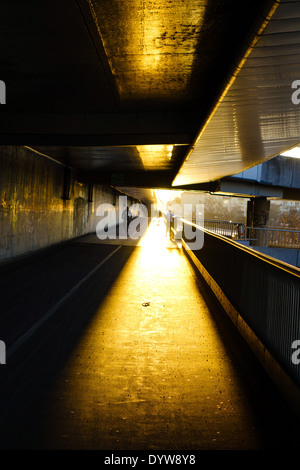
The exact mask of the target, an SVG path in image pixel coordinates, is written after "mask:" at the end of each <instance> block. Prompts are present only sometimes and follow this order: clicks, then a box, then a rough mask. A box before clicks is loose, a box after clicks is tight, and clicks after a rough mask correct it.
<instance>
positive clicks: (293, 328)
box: [183, 220, 300, 386]
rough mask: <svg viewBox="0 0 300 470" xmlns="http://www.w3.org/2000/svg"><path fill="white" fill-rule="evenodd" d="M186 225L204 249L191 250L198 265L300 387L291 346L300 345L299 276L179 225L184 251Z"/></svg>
mask: <svg viewBox="0 0 300 470" xmlns="http://www.w3.org/2000/svg"><path fill="white" fill-rule="evenodd" d="M186 224H189V225H192V228H193V230H194V231H198V230H201V232H202V235H204V243H203V247H202V248H201V249H199V250H193V253H194V255H195V256H196V257H197V258H198V260H199V261H200V263H201V265H202V266H203V267H204V268H205V270H206V271H207V272H208V273H209V274H210V276H211V277H212V278H213V279H214V280H215V282H216V283H217V284H218V286H219V287H220V288H221V290H222V291H223V293H224V294H225V296H226V297H227V299H228V300H229V302H230V303H231V304H232V305H233V307H234V308H235V309H236V310H237V312H239V314H240V316H241V317H242V318H243V320H244V321H245V322H246V323H247V324H248V326H249V327H250V328H251V329H252V331H253V332H254V333H255V335H256V336H257V337H258V338H259V340H260V341H261V342H262V344H263V345H264V346H265V347H266V348H267V349H268V350H269V351H270V353H271V354H272V355H273V357H274V358H275V360H276V361H277V362H278V363H279V364H280V365H281V367H282V368H283V369H284V370H285V371H286V373H287V374H288V375H289V376H290V377H291V378H292V380H293V381H294V382H295V383H296V384H297V385H298V386H300V365H296V364H294V363H293V362H292V359H291V358H292V354H293V350H292V343H293V342H294V341H296V340H300V270H299V269H297V268H292V267H289V266H287V265H286V264H284V263H281V262H280V261H277V260H271V259H270V258H268V257H267V256H264V255H263V254H260V253H257V252H253V250H252V249H251V248H248V247H245V246H242V245H241V244H240V243H237V242H235V241H233V240H230V239H226V238H224V237H220V236H219V235H217V234H214V233H212V232H211V231H207V230H205V229H203V228H201V227H199V226H197V225H196V224H193V223H191V222H190V221H187V220H184V221H183V240H184V241H185V243H186V245H187V246H189V244H190V245H191V241H190V240H188V239H186V237H185V226H186ZM203 232H204V234H203ZM191 246H192V245H191Z"/></svg>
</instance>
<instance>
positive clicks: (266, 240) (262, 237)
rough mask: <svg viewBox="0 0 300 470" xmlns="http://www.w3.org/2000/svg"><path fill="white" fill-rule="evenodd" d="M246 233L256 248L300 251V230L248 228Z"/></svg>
mask: <svg viewBox="0 0 300 470" xmlns="http://www.w3.org/2000/svg"><path fill="white" fill-rule="evenodd" d="M245 233H246V238H247V239H248V240H250V241H251V244H253V245H256V246H265V247H275V248H294V249H300V230H293V229H279V228H271V227H266V228H258V227H246V230H245Z"/></svg>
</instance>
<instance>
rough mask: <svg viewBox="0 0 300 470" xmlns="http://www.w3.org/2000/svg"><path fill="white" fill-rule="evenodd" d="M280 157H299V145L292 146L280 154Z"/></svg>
mask: <svg viewBox="0 0 300 470" xmlns="http://www.w3.org/2000/svg"><path fill="white" fill-rule="evenodd" d="M280 156H281V157H290V158H300V147H294V148H292V149H290V150H287V151H286V152H283V153H281V154H280Z"/></svg>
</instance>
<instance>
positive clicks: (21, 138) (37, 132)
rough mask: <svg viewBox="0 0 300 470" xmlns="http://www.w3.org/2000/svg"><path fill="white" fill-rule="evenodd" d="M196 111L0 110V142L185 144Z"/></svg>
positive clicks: (194, 124) (194, 123) (194, 126)
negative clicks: (64, 112)
mask: <svg viewBox="0 0 300 470" xmlns="http://www.w3.org/2000/svg"><path fill="white" fill-rule="evenodd" d="M197 116H198V113H196V112H146V113H142V112H140V113H91V114H87V113H75V114H71V113H70V114H60V113H45V114H43V113H31V114H30V113H29V114H27V113H26V114H23V113H5V114H4V113H1V114H0V144H1V145H81V146H86V145H103V146H106V145H107V146H109V145H143V144H144V145H147V144H149V145H154V144H189V143H190V142H191V140H192V138H193V137H194V134H195V132H196V131H197Z"/></svg>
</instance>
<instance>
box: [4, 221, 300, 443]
mask: <svg viewBox="0 0 300 470" xmlns="http://www.w3.org/2000/svg"><path fill="white" fill-rule="evenodd" d="M164 230H165V229H164V225H163V224H161V223H157V222H156V221H153V222H152V223H151V225H150V227H149V229H148V231H147V233H146V234H145V236H144V237H143V239H142V240H139V241H138V243H137V246H136V247H134V246H132V247H129V246H123V247H121V249H120V250H119V251H118V252H117V253H116V254H114V255H113V256H112V257H111V258H110V260H109V262H108V263H106V264H104V265H103V266H102V267H100V268H99V272H98V273H97V274H95V276H93V277H91V278H90V279H89V280H88V281H87V284H86V286H82V287H81V288H80V289H79V291H78V293H77V294H74V297H72V298H70V299H68V301H67V302H66V305H63V306H61V308H60V311H59V312H58V314H57V315H58V316H56V317H55V318H53V319H52V321H50V323H47V325H45V326H44V330H43V328H41V331H40V332H38V333H36V336H35V337H34V344H35V348H36V349H30V348H29V350H28V351H27V350H26V349H25V351H23V352H22V357H23V359H24V365H20V364H19V363H18V360H19V359H18V356H16V358H15V359H14V361H15V363H14V364H12V366H11V367H15V376H14V377H15V378H14V380H12V383H11V385H10V386H9V387H8V389H7V391H6V395H5V400H6V401H4V402H3V403H6V405H5V406H7V404H8V405H11V403H12V405H11V408H12V409H13V410H14V411H13V412H12V411H11V412H10V413H12V414H11V415H10V414H9V413H8V414H6V419H5V420H4V424H3V426H4V427H5V426H6V427H5V429H6V431H7V434H6V436H11V437H8V439H7V438H6V442H4V441H5V440H4V441H3V442H4V444H3V445H4V447H5V446H7V447H8V448H14V447H16V448H33V449H106V450H107V449H110V450H130V449H132V450H174V449H181V450H192V449H194V450H202V449H205V450H214V449H218V450H219V449H226V450H227V449H228V450H229V449H237V450H240V449H266V448H267V449H277V448H278V446H280V447H281V448H291V447H293V446H296V445H297V444H298V443H299V440H298V438H299V432H298V434H297V431H295V428H297V426H296V423H295V418H294V417H293V415H292V413H291V412H290V410H289V409H288V408H287V406H286V404H285V403H284V401H283V400H282V398H281V396H280V395H279V393H278V392H277V390H276V389H275V387H274V386H273V384H272V383H271V382H270V380H269V379H268V377H267V376H266V374H265V373H264V371H263V370H262V368H261V367H260V365H259V364H258V362H257V361H256V359H255V358H254V356H253V355H252V353H251V351H250V350H249V349H248V347H247V346H246V345H245V343H244V342H243V340H242V339H241V338H240V336H239V334H238V333H237V332H236V330H235V329H234V327H233V325H232V324H231V323H230V321H229V320H228V318H227V317H226V315H225V314H224V312H223V311H222V310H221V308H219V306H218V305H217V303H216V302H215V301H214V299H213V298H212V297H211V296H210V294H209V293H207V292H206V291H205V290H204V288H203V285H202V284H201V282H200V281H199V279H198V278H197V276H196V274H195V272H194V271H193V269H192V267H191V266H190V264H189V262H188V260H187V258H186V256H185V255H184V253H183V252H182V250H180V249H178V247H177V246H176V245H175V244H174V243H173V242H170V241H169V240H167V239H166V237H165V231H164ZM78 243H80V244H81V245H82V246H83V245H84V244H85V245H86V246H87V247H88V246H89V245H91V244H92V245H95V246H102V245H103V244H104V243H105V241H99V240H98V239H97V238H96V237H95V236H89V237H85V238H84V239H82V240H80V241H78ZM104 280H105V281H106V288H105V290H104V291H103V292H104V293H103V295H101V297H99V298H98V297H97V292H98V291H101V289H102V290H103V283H105V282H104ZM91 304H92V305H93V308H92V309H90V305H91ZM91 312H92V314H91ZM51 331H52V333H51ZM37 335H38V336H37ZM32 342H33V339H32ZM26 358H27V361H26ZM5 367H6V368H7V370H8V371H9V367H10V365H9V364H7V365H6V366H5ZM7 374H8V376H7V379H8V380H9V379H10V377H9V372H8V373H7ZM21 384H22V385H21ZM18 387H21V393H19V394H18V393H17V390H20V389H18ZM12 390H13V391H14V401H13V402H10V399H11V398H10V397H11V391H12ZM19 395H22V398H20V396H19ZM3 403H2V404H3ZM8 408H9V406H8ZM3 415H5V412H4V410H3ZM298 429H299V428H298ZM7 440H8V442H7Z"/></svg>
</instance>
